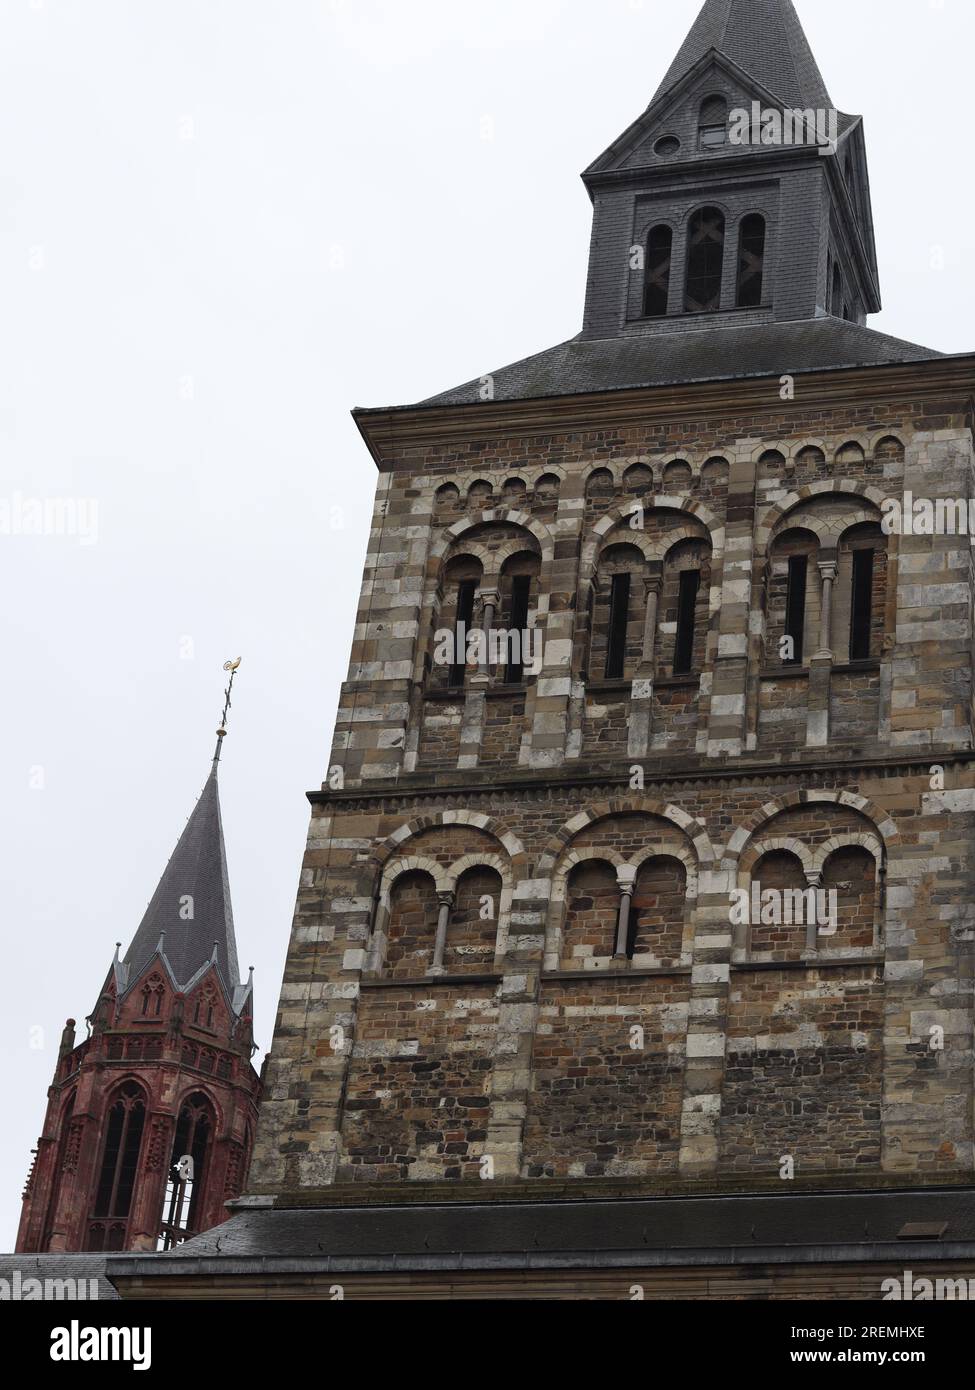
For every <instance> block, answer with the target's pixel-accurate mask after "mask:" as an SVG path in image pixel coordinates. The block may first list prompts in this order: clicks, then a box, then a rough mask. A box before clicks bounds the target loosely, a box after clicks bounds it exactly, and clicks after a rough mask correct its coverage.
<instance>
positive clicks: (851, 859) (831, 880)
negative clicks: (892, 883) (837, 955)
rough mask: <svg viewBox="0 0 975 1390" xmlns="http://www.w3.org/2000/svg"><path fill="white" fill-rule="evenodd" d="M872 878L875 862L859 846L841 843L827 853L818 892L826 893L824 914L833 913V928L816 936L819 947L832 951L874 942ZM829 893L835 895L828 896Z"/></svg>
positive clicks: (874, 872)
mask: <svg viewBox="0 0 975 1390" xmlns="http://www.w3.org/2000/svg"><path fill="white" fill-rule="evenodd" d="M876 881H877V861H876V859H875V858H874V856H873V855H872V854H871V853H870V851H869V850H867V849H864V848H863V846H862V845H844V846H843V847H842V848H841V849H838V850H835V851H834V852H833V853H832V854H831V855H830V857H829V859H827V861H826V864H825V867H824V868H823V876H822V891H823V892H824V893H825V894H826V895H827V896H826V899H825V905H826V909H827V912H826V913H825V914H824V915H829V914H830V913H832V912H835V927H836V930H835V932H833V933H832V934H831V935H830V936H822V937H820V941H819V944H820V946H821V947H824V946H825V947H827V948H830V949H832V950H834V951H835V950H844V949H852V948H857V947H860V948H867V949H869V948H870V947H871V946H873V945H874V942H875V933H874V918H875V915H876ZM832 893H835V894H836V897H835V898H832V897H830V896H829V895H830V894H832ZM830 925H833V923H831V924H830Z"/></svg>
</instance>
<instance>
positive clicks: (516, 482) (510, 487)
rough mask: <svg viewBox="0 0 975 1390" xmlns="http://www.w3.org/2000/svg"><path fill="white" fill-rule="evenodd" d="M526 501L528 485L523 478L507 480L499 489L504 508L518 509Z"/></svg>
mask: <svg viewBox="0 0 975 1390" xmlns="http://www.w3.org/2000/svg"><path fill="white" fill-rule="evenodd" d="M527 500H528V485H527V484H526V482H525V480H524V478H508V479H507V480H506V482H505V484H504V486H503V487H502V489H501V501H502V502H503V503H504V505H505V506H506V507H511V508H513V509H518V508H520V507H523V506H524V505H525V502H526V501H527Z"/></svg>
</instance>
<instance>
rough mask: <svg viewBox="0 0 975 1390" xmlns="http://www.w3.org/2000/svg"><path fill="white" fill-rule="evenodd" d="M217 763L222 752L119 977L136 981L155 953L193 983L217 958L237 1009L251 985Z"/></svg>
mask: <svg viewBox="0 0 975 1390" xmlns="http://www.w3.org/2000/svg"><path fill="white" fill-rule="evenodd" d="M218 752H219V746H218ZM218 767H219V758H218V757H215V758H214V760H213V766H212V768H211V770H210V775H209V776H208V777H207V780H206V782H205V784H204V787H203V791H202V792H201V793H200V797H199V800H198V801H197V803H196V805H195V807H194V808H193V812H192V814H191V815H190V818H189V820H188V821H187V822H186V826H185V828H184V830H183V833H182V834H181V835H180V837H179V841H178V842H177V845H176V848H175V849H174V850H173V853H172V855H171V857H170V860H169V863H168V864H167V865H166V868H165V869H164V871H163V875H162V877H161V878H160V880H159V883H158V885H157V887H156V891H155V893H153V895H152V899H151V901H150V903H149V906H148V907H147V908H146V911H145V915H144V916H143V918H142V922H141V923H140V925H139V929H138V931H137V932H136V934H135V936H134V937H133V938H132V944H131V945H130V946H129V949H128V950H127V951H126V953H125V956H124V958H123V960H122V961H121V963H120V964H121V967H122V975H123V979H122V981H121V982H120V983H121V985H122V988H123V989H124V988H126V987H127V986H128V985H129V984H131V983H134V981H135V979H136V978H137V976H139V975H140V974H141V972H142V970H143V968H144V967H145V966H146V965H147V964H148V963H149V961H150V960H151V959H152V958H153V956H155V955H157V953H158V955H159V957H160V958H161V960H162V961H163V963H164V964H165V965H166V966H168V968H169V971H170V974H171V975H172V978H173V980H174V982H175V984H176V985H177V986H178V987H185V986H186V985H187V984H189V982H190V981H191V980H192V979H193V978H194V976H196V975H197V974H199V973H200V972H201V971H202V970H203V969H205V967H206V966H207V965H208V964H209V963H210V961H211V960H213V961H215V963H216V967H217V970H218V971H219V973H220V976H221V978H222V980H223V983H224V985H225V987H226V990H227V993H228V995H229V997H230V998H231V1000H233V1001H234V1007H235V1009H238V1006H239V1005H240V1004H242V1002H243V1000H244V999H245V998H246V997H247V994H248V993H249V986H248V985H242V984H241V980H240V972H239V970H238V966H237V944H236V940H235V936H234V916H233V910H232V908H231V904H230V882H229V879H228V875H227V853H226V849H225V847H224V839H223V824H222V821H221V817H220V795H219V791H218V787H217V769H218ZM117 968H118V967H117Z"/></svg>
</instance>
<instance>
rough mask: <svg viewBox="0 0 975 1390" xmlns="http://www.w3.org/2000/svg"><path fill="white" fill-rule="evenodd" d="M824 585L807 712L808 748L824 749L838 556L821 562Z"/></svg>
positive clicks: (827, 731) (820, 567) (827, 729)
mask: <svg viewBox="0 0 975 1390" xmlns="http://www.w3.org/2000/svg"><path fill="white" fill-rule="evenodd" d="M819 573H820V577H821V579H822V582H823V588H822V596H821V599H820V605H819V613H820V617H819V642H818V645H817V648H816V653H815V655H814V656H813V657H812V659H811V660H810V662H809V693H808V697H807V711H806V746H807V747H808V748H824V747H825V746H826V744H827V743H828V742H829V687H830V681H831V678H832V674H833V651H832V645H831V644H832V640H833V611H832V610H833V585H834V584H835V582H836V574H837V561H836V555H835V553H831V554H830V556H829V557H828V558H827V559H825V560H820V561H819Z"/></svg>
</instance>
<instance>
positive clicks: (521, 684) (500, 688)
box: [423, 677, 534, 704]
mask: <svg viewBox="0 0 975 1390" xmlns="http://www.w3.org/2000/svg"><path fill="white" fill-rule="evenodd" d="M533 686H534V681H531V682H528V683H526V682H525V681H512V683H511V685H506V684H505V682H504V681H499V680H498V679H497V678H496V677H492V678H491V680H490V682H489V683H486V684H481V685H472V684H470V683H468V684H467V685H449V686H446V687H444V686H427V687H425V688H424V691H423V698H424V699H425V700H443V701H444V703H445V704H457V703H458V701H461V700H464V699H466V698H467V696H468V695H471V694H475V695H487V696H492V695H527V693H528V691H529V690H531V689H532V687H533Z"/></svg>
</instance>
